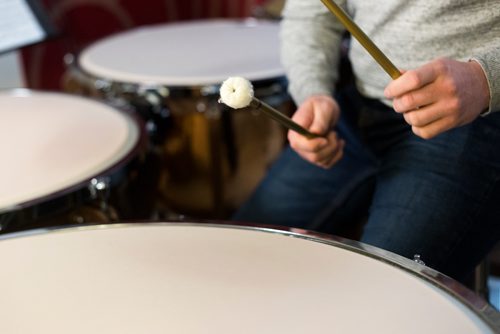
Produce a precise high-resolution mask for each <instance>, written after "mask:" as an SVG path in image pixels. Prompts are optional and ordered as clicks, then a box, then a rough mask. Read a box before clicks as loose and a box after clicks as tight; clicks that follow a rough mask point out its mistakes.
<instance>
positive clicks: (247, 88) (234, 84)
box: [219, 77, 253, 109]
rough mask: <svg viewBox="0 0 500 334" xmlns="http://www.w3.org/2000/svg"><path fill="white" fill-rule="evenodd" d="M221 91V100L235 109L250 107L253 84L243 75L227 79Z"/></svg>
mask: <svg viewBox="0 0 500 334" xmlns="http://www.w3.org/2000/svg"><path fill="white" fill-rule="evenodd" d="M219 92H220V99H219V102H222V103H224V104H225V105H227V106H229V107H231V108H233V109H240V108H245V107H248V106H249V105H250V102H252V99H253V86H252V84H251V83H250V81H248V80H247V79H245V78H242V77H230V78H228V79H226V80H225V81H224V82H223V83H222V86H221V87H220V91H219Z"/></svg>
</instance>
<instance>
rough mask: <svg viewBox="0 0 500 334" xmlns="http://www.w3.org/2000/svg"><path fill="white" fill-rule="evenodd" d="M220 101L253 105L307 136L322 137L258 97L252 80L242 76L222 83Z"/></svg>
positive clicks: (242, 106)
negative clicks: (254, 91)
mask: <svg viewBox="0 0 500 334" xmlns="http://www.w3.org/2000/svg"><path fill="white" fill-rule="evenodd" d="M219 102H221V103H224V104H225V105H227V106H229V107H231V108H233V109H241V108H245V107H252V108H254V109H257V110H260V111H262V112H263V113H264V114H266V115H267V116H269V117H271V118H272V119H274V120H275V121H277V122H278V123H280V124H281V125H283V126H284V127H286V128H288V129H290V130H293V131H295V132H297V133H300V134H301V135H303V136H305V137H306V138H309V139H312V138H317V137H322V136H320V135H318V134H315V133H312V132H310V131H308V130H307V129H305V128H303V127H302V126H300V125H299V124H297V123H296V122H294V121H293V120H292V119H291V118H289V117H288V116H286V115H284V114H282V113H280V112H279V111H278V110H276V109H274V108H273V107H271V106H270V105H268V104H267V103H265V102H263V101H261V100H259V99H257V98H256V97H255V96H254V93H253V87H252V84H251V83H250V81H248V80H247V79H245V78H242V77H230V78H228V79H227V80H225V81H224V82H223V83H222V86H221V88H220V99H219Z"/></svg>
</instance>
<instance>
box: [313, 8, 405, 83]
mask: <svg viewBox="0 0 500 334" xmlns="http://www.w3.org/2000/svg"><path fill="white" fill-rule="evenodd" d="M321 2H322V3H323V4H324V5H325V6H326V7H327V8H328V9H329V10H330V12H331V13H332V14H333V15H335V16H336V17H337V19H338V20H339V21H340V23H342V25H343V26H344V27H345V28H346V29H347V31H349V32H350V33H351V35H352V36H353V37H354V38H356V39H357V40H358V42H359V43H360V44H361V45H362V46H363V47H364V48H365V49H366V51H368V53H369V54H370V55H371V56H372V57H373V59H375V60H376V61H377V63H379V65H380V66H382V68H383V69H384V70H385V71H386V72H387V74H389V75H390V77H391V78H392V79H397V78H399V77H400V76H401V72H400V71H399V70H398V68H397V67H396V66H394V64H393V63H392V62H391V61H390V60H389V58H387V56H386V55H385V54H384V53H383V52H382V51H380V49H379V48H378V47H377V46H376V45H375V43H373V41H372V40H371V39H370V38H369V37H368V36H367V35H366V34H365V33H364V32H363V30H361V28H360V27H359V26H358V25H357V24H356V23H354V21H353V20H352V19H351V18H350V17H349V15H348V14H347V13H346V12H345V11H344V10H343V9H342V8H341V7H340V6H339V5H337V4H336V3H335V1H333V0H321Z"/></svg>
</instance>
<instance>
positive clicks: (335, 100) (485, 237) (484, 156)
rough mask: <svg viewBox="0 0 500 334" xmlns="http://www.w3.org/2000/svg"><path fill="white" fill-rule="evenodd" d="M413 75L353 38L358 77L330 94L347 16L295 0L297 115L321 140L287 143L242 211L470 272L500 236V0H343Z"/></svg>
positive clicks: (289, 42)
mask: <svg viewBox="0 0 500 334" xmlns="http://www.w3.org/2000/svg"><path fill="white" fill-rule="evenodd" d="M337 3H339V4H341V5H342V6H344V8H346V10H347V11H348V12H349V13H350V14H351V16H352V17H353V19H354V21H356V22H357V23H358V24H359V25H360V27H361V28H362V29H363V30H364V31H365V32H366V34H367V35H368V36H370V37H372V38H373V40H374V42H375V43H376V44H377V45H378V46H379V47H380V49H381V50H382V51H383V52H384V53H386V55H387V56H388V58H389V59H391V60H392V61H393V62H394V63H395V64H396V65H398V66H401V67H402V73H403V74H402V75H401V76H400V77H399V78H398V79H396V80H391V78H390V77H389V76H388V75H387V74H386V73H385V72H384V71H383V69H382V68H381V67H380V66H379V65H378V64H377V63H376V62H375V60H373V59H372V58H371V56H370V55H369V54H368V53H367V51H366V50H365V49H363V47H362V46H361V45H360V44H359V43H358V42H357V41H356V40H354V39H353V40H352V42H351V47H350V50H349V59H350V61H351V63H352V66H353V72H354V76H355V83H356V85H355V86H356V88H355V89H345V90H343V91H338V92H333V90H334V87H335V83H336V80H337V78H338V70H337V68H338V61H339V47H340V43H341V37H342V34H343V33H344V29H343V27H342V25H341V24H340V23H339V21H337V19H336V18H335V17H334V16H333V15H332V14H331V13H330V12H328V10H327V9H326V7H325V6H324V5H323V4H322V3H321V2H320V1H312V0H311V1H304V0H288V1H287V3H286V5H285V9H284V12H283V21H282V32H281V37H282V59H283V63H284V66H285V68H286V70H287V76H288V78H289V82H290V86H289V89H290V92H291V94H292V96H293V98H294V100H295V102H296V103H297V105H298V109H297V111H296V112H295V114H294V115H293V119H294V120H295V121H296V122H297V123H299V124H301V125H302V126H304V127H305V128H307V129H309V130H310V131H311V132H314V133H317V134H322V135H323V136H324V137H323V138H316V139H311V140H309V139H307V138H305V137H303V136H301V135H299V134H297V133H295V132H293V131H290V132H289V133H288V139H289V142H290V147H289V148H287V149H286V150H285V151H284V152H283V154H282V155H281V157H280V158H279V159H278V161H276V163H275V164H274V166H273V167H272V168H271V170H270V172H269V174H268V175H267V177H266V178H265V179H264V181H263V182H262V183H261V184H260V185H259V187H258V189H257V190H256V192H255V193H254V194H253V196H252V197H251V198H250V199H249V200H248V201H247V202H246V203H245V204H244V205H243V206H242V207H241V208H240V210H239V211H238V212H237V213H236V214H235V215H234V217H233V219H234V220H237V221H242V222H254V223H263V224H275V225H281V226H291V227H300V228H306V229H312V230H318V231H326V232H328V233H333V234H335V233H336V232H337V231H338V229H339V228H340V225H341V224H344V223H345V222H346V221H347V223H354V222H355V221H357V220H359V219H363V218H364V217H366V224H365V226H364V230H363V233H362V236H361V239H360V240H361V241H362V242H363V243H366V244H371V245H374V246H377V247H380V248H383V249H386V250H388V251H391V252H394V253H397V254H400V255H402V256H405V257H407V258H413V256H414V255H415V254H419V255H420V256H421V259H422V260H423V261H424V262H425V263H426V265H428V266H429V267H431V268H433V269H436V270H438V271H440V272H442V273H444V274H447V275H449V276H451V277H453V278H455V279H458V280H462V279H464V278H466V277H467V275H468V274H470V272H471V271H472V270H473V269H474V267H475V266H476V265H477V264H478V263H479V262H480V261H481V260H482V259H483V258H484V257H485V256H486V254H487V253H488V252H489V251H490V250H491V248H492V247H493V246H494V245H495V243H496V242H497V241H498V240H499V239H500V147H499V145H500V144H499V143H500V112H497V111H500V23H499V22H500V10H492V9H493V8H497V9H499V4H498V2H497V1H496V0H474V1H470V0H455V1H448V0H438V1H433V2H422V1H417V2H407V1H401V0H389V1H383V2H375V1H356V0H349V1H337Z"/></svg>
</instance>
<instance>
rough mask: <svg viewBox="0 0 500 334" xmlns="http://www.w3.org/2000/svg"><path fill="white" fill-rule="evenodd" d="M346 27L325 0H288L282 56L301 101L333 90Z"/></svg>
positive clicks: (284, 15) (283, 28) (291, 90)
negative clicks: (323, 1) (334, 15)
mask: <svg viewBox="0 0 500 334" xmlns="http://www.w3.org/2000/svg"><path fill="white" fill-rule="evenodd" d="M343 31H344V29H343V27H342V26H341V25H340V23H339V22H338V21H337V20H336V19H335V18H334V17H333V16H332V14H330V13H329V12H328V10H327V9H326V7H325V6H324V5H323V4H322V3H321V1H319V0H317V1H303V0H288V1H287V4H286V7H285V9H284V12H283V21H282V23H281V57H282V62H283V66H284V67H285V69H286V73H287V76H288V79H289V81H290V86H289V90H290V93H291V95H292V97H293V98H294V100H295V102H296V103H297V104H301V103H302V102H303V101H304V100H305V99H306V98H307V97H309V96H311V95H318V94H327V95H330V94H332V92H333V89H334V86H335V82H336V81H337V79H338V70H337V67H338V62H339V58H340V48H339V46H340V42H341V38H342V33H343Z"/></svg>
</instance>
